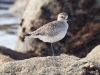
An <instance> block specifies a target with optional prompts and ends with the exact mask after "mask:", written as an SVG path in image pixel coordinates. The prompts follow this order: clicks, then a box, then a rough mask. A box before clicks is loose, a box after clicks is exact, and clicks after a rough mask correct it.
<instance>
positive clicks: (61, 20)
mask: <svg viewBox="0 0 100 75" xmlns="http://www.w3.org/2000/svg"><path fill="white" fill-rule="evenodd" d="M67 21H68V15H67V14H66V13H65V12H62V13H60V14H58V17H57V20H55V21H52V22H49V23H47V24H45V25H43V26H41V27H40V28H38V29H37V30H35V31H33V32H31V33H28V34H26V35H25V37H26V36H27V38H25V39H28V38H38V39H40V40H42V41H43V42H48V43H51V48H52V53H53V56H54V50H53V47H52V43H55V42H58V41H60V40H62V39H63V38H64V37H65V35H66V33H67V30H68V23H67Z"/></svg>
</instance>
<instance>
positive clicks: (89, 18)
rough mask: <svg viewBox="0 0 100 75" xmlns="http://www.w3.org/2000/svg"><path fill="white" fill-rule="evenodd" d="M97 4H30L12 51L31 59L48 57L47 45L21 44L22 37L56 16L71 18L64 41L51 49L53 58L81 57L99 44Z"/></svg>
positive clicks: (67, 0) (63, 0) (49, 0)
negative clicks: (61, 14)
mask: <svg viewBox="0 0 100 75" xmlns="http://www.w3.org/2000/svg"><path fill="white" fill-rule="evenodd" d="M99 3H100V1H99V0H78V1H77V0H43V1H41V0H30V1H29V2H28V5H27V7H26V10H25V12H24V14H23V17H22V20H21V23H20V25H19V31H18V40H17V45H16V51H19V52H23V53H24V52H26V53H27V52H28V53H30V55H32V56H49V55H52V52H51V47H50V44H48V43H44V42H42V41H40V40H39V39H34V40H33V39H31V40H28V44H26V43H25V41H24V38H25V37H24V34H26V33H28V32H31V31H34V30H36V29H37V28H39V27H41V26H42V25H44V24H46V23H48V22H51V21H53V20H56V18H57V15H58V14H59V13H60V12H66V13H68V15H69V18H71V20H72V21H71V22H69V30H68V33H67V34H66V37H65V38H64V39H62V40H61V41H59V42H57V43H55V44H54V45H53V48H54V52H55V55H60V54H61V53H66V54H71V55H72V54H73V55H75V56H77V57H85V56H86V55H87V54H88V53H89V52H90V51H91V49H92V48H94V47H95V46H96V45H98V44H100V18H99V17H100V13H99V11H100V5H99Z"/></svg>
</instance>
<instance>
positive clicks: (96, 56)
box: [86, 45, 100, 62]
mask: <svg viewBox="0 0 100 75" xmlns="http://www.w3.org/2000/svg"><path fill="white" fill-rule="evenodd" d="M86 58H87V59H88V60H92V61H96V62H100V45H98V46H96V47H95V48H94V49H92V51H91V52H90V53H89V54H88V55H87V56H86Z"/></svg>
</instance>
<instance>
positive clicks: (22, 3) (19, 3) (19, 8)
mask: <svg viewBox="0 0 100 75" xmlns="http://www.w3.org/2000/svg"><path fill="white" fill-rule="evenodd" d="M27 4H28V0H16V1H15V3H14V4H13V5H12V7H11V8H10V9H9V10H10V11H11V12H12V13H13V15H14V16H16V17H19V18H21V17H22V15H23V12H24V11H25V8H26V6H27Z"/></svg>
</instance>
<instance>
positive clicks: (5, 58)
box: [0, 53, 14, 66]
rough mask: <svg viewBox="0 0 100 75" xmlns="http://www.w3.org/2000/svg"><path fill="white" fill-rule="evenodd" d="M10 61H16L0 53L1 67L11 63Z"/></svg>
mask: <svg viewBox="0 0 100 75" xmlns="http://www.w3.org/2000/svg"><path fill="white" fill-rule="evenodd" d="M10 61H14V59H12V58H10V57H9V56H6V55H3V54H1V53H0V66H1V65H2V64H4V63H6V62H10Z"/></svg>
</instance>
